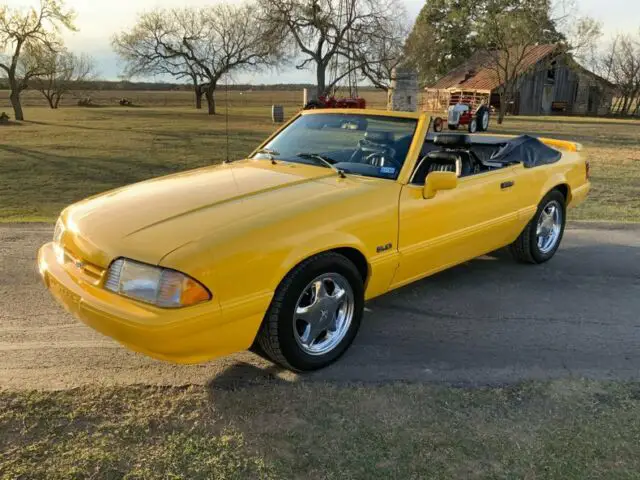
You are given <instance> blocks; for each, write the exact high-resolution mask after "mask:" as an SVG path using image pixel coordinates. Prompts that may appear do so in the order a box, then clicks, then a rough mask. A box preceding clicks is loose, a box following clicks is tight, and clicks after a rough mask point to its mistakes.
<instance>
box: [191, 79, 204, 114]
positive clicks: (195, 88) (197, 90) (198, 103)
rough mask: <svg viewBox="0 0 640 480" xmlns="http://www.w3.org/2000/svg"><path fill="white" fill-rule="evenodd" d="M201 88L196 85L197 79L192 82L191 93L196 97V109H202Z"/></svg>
mask: <svg viewBox="0 0 640 480" xmlns="http://www.w3.org/2000/svg"><path fill="white" fill-rule="evenodd" d="M202 93H203V92H202V88H201V87H200V85H198V82H197V81H194V82H193V95H194V97H195V99H196V109H198V110H201V109H202Z"/></svg>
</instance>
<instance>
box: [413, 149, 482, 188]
mask: <svg viewBox="0 0 640 480" xmlns="http://www.w3.org/2000/svg"><path fill="white" fill-rule="evenodd" d="M431 172H455V173H456V174H457V175H458V177H464V176H465V175H471V174H472V173H473V165H472V162H471V158H470V156H469V153H468V152H465V151H463V150H434V151H431V152H429V153H427V154H426V155H425V156H424V157H423V158H422V159H421V160H420V163H419V164H418V168H417V169H416V171H415V173H414V175H413V178H412V180H411V183H416V184H423V183H424V182H425V180H426V178H427V175H429V173H431Z"/></svg>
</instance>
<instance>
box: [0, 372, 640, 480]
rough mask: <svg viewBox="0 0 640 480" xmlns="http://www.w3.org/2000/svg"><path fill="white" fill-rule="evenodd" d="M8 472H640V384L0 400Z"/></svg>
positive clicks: (31, 395) (190, 390) (369, 475)
mask: <svg viewBox="0 0 640 480" xmlns="http://www.w3.org/2000/svg"><path fill="white" fill-rule="evenodd" d="M0 452H1V453H2V454H1V455H0V477H1V478H16V477H17V478H46V479H57V478H61V479H62V478H123V477H124V478H203V479H205V478H219V479H223V478H224V479H226V478H239V479H245V478H287V479H289V478H300V479H304V478H314V479H315V478H336V479H356V478H358V479H360V478H362V479H374V478H381V479H388V478H402V479H408V478H416V479H417V478H529V479H535V478H562V479H580V480H583V479H588V478H638V476H639V473H638V472H640V385H638V384H612V383H598V382H583V381H555V382H549V383H528V384H523V385H518V386H513V387H507V388H476V389H464V388H448V387H438V386H423V385H409V384H389V385H374V386H372V385H369V386H363V385H342V386H336V385H325V384H315V383H301V384H287V383H277V382H275V381H271V382H266V383H259V384H254V385H248V386H247V385H244V386H237V388H233V387H231V388H229V386H228V385H227V386H226V388H222V387H221V386H215V385H212V386H209V387H208V388H207V387H185V388H160V387H123V388H110V389H106V388H105V389H100V388H82V389H76V390H70V391H63V392H26V393H8V392H4V393H0Z"/></svg>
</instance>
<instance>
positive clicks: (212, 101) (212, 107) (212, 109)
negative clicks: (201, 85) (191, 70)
mask: <svg viewBox="0 0 640 480" xmlns="http://www.w3.org/2000/svg"><path fill="white" fill-rule="evenodd" d="M215 90H216V87H215V85H213V86H208V87H207V90H206V91H205V96H206V97H207V105H208V107H209V115H215V114H216V97H215Z"/></svg>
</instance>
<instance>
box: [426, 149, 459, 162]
mask: <svg viewBox="0 0 640 480" xmlns="http://www.w3.org/2000/svg"><path fill="white" fill-rule="evenodd" d="M427 158H429V159H430V160H437V161H438V162H441V163H445V162H446V163H456V161H457V160H460V155H458V153H456V152H447V151H445V150H434V151H432V152H429V153H427Z"/></svg>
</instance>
